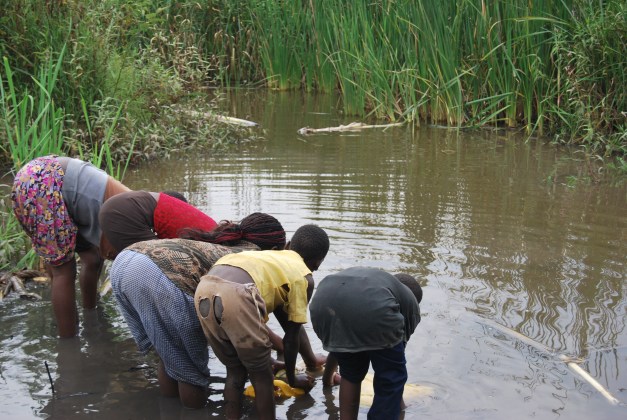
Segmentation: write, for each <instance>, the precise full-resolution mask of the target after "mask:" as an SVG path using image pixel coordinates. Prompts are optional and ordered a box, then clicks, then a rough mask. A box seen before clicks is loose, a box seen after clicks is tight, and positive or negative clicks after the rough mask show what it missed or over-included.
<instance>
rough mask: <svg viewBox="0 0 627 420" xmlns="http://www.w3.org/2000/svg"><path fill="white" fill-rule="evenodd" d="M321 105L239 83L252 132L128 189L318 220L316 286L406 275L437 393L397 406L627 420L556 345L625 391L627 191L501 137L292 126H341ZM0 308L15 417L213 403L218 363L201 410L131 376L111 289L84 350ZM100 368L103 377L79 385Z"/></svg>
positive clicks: (156, 169)
mask: <svg viewBox="0 0 627 420" xmlns="http://www.w3.org/2000/svg"><path fill="white" fill-rule="evenodd" d="M335 106H336V104H335V100H334V99H333V98H332V97H325V96H317V97H312V96H306V97H301V96H299V95H295V94H289V93H267V92H262V93H259V92H256V93H254V94H252V93H249V92H245V91H243V92H237V93H235V94H234V96H233V97H230V98H229V100H227V101H225V104H224V109H225V112H227V113H228V114H229V115H231V116H235V117H239V118H246V119H251V120H254V121H257V122H259V123H260V124H261V127H262V129H263V130H265V137H266V140H265V141H263V142H261V143H259V144H257V145H254V146H252V147H251V146H250V145H248V146H246V147H245V148H241V149H234V150H231V151H229V152H226V153H221V154H212V153H204V154H201V153H195V154H193V155H187V156H181V157H179V158H175V159H172V160H170V161H167V162H159V163H156V162H153V163H150V164H146V165H143V166H142V167H141V168H137V169H136V170H133V171H132V172H131V173H130V174H129V175H128V176H127V178H126V179H125V183H126V184H127V185H129V186H131V187H133V188H135V189H148V190H158V189H174V190H180V191H183V192H185V193H186V195H187V196H188V199H189V200H190V201H191V202H192V203H194V204H196V205H197V206H199V207H201V208H202V209H203V210H205V211H206V212H207V213H208V214H209V215H211V216H212V217H214V218H215V219H240V218H242V217H244V216H245V215H247V214H249V213H252V212H254V211H264V212H267V213H271V214H273V215H274V216H276V217H277V218H278V219H279V220H281V222H282V223H283V225H284V227H285V228H286V230H287V231H288V236H289V235H290V234H291V233H293V232H294V231H295V230H296V228H297V227H298V226H300V225H301V224H303V223H312V222H313V223H317V224H319V225H320V226H322V227H323V228H325V229H326V230H327V231H328V232H329V235H330V237H331V250H330V253H329V256H328V257H327V259H326V260H325V262H324V263H323V264H322V266H321V268H320V270H319V271H318V272H316V273H314V277H315V278H316V279H317V280H320V279H322V278H323V277H324V276H325V275H327V274H330V273H332V272H335V271H338V270H340V269H343V268H347V267H349V266H352V265H368V266H374V267H380V268H383V269H387V270H390V271H392V272H398V271H408V272H410V273H412V274H414V275H417V276H419V277H420V278H421V279H422V285H423V287H424V291H425V298H424V300H423V304H422V305H421V306H422V311H423V321H422V323H421V324H420V325H419V326H418V329H417V331H416V333H415V335H414V336H413V337H412V339H411V340H410V342H409V345H408V348H407V349H408V350H407V359H408V368H409V380H410V382H412V383H417V384H427V385H429V386H432V387H433V388H434V389H435V390H436V391H435V394H434V395H433V396H432V397H428V398H425V399H423V400H420V401H416V402H415V403H414V404H412V405H410V407H409V408H408V410H407V413H406V416H405V418H416V417H418V416H421V417H425V416H426V417H431V418H442V417H448V418H454V419H475V418H476V419H500V418H503V416H504V415H511V414H512V413H515V416H514V417H516V416H518V417H517V418H528V417H535V418H558V417H562V418H569V419H587V418H590V417H592V416H593V415H594V416H598V417H599V418H624V416H625V415H626V414H627V410H626V409H625V407H624V406H611V405H610V404H608V402H607V400H605V399H604V398H603V397H602V396H600V395H599V393H598V392H596V391H595V390H594V388H592V387H591V386H590V384H588V383H587V382H585V381H583V380H582V379H581V378H580V377H578V376H576V375H574V374H573V373H572V372H571V371H570V370H569V369H568V367H567V366H566V365H565V364H564V362H563V361H561V360H560V359H559V355H568V356H574V357H578V358H581V359H582V363H581V366H582V367H583V368H584V369H586V370H587V371H588V372H590V374H591V375H592V376H593V377H594V378H596V379H597V380H598V381H599V382H600V383H601V384H602V385H603V386H604V387H605V388H607V389H608V390H609V391H610V392H611V393H612V394H613V395H614V396H615V397H617V398H619V399H620V400H622V401H627V371H626V370H627V331H626V330H625V326H626V324H627V283H626V282H625V277H626V274H627V268H626V266H625V263H626V260H625V255H627V212H626V211H625V210H626V209H627V189H626V188H625V186H618V187H616V186H609V185H604V184H588V183H586V182H585V180H583V178H582V177H583V176H584V175H585V173H584V172H582V169H581V168H582V166H581V165H580V164H578V163H577V162H576V161H575V158H577V155H572V154H570V153H569V152H568V151H565V150H559V149H555V148H553V147H550V146H546V145H542V144H541V143H540V142H539V141H536V140H530V141H529V142H523V141H521V140H520V139H519V138H517V137H516V136H515V135H514V134H511V133H503V132H488V131H481V132H456V131H454V130H447V129H432V128H427V127H423V128H418V129H413V130H412V129H411V128H406V127H400V128H398V127H397V128H392V129H389V130H385V131H384V130H371V131H363V132H360V133H334V134H326V135H315V136H309V137H303V136H299V135H298V134H297V130H298V129H299V128H301V127H305V126H309V127H314V128H321V127H329V126H337V125H339V124H346V123H348V122H351V121H352V120H351V119H347V118H344V117H342V116H341V115H339V114H338V113H337V112H335ZM2 305H3V306H4V307H3V312H2V313H1V314H0V317H2V319H1V321H2V322H3V325H6V324H8V325H15V327H14V329H16V330H19V332H15V333H12V334H15V335H14V336H13V338H12V339H9V338H7V336H5V335H4V334H8V333H5V332H2V333H1V334H3V336H2V354H1V356H0V363H1V364H2V365H1V366H2V369H3V378H4V382H5V383H7V384H8V385H10V388H11V390H12V391H11V392H12V394H14V395H17V396H16V397H13V399H14V400H15V401H16V408H15V411H6V410H7V408H6V407H4V408H0V415H2V414H3V413H20V414H22V413H25V412H27V413H29V414H30V415H31V416H41V417H45V416H51V417H54V418H62V416H61V415H63V416H64V415H67V414H68V413H73V415H75V416H77V417H80V415H84V414H86V413H88V412H90V410H94V411H96V412H97V413H101V414H102V415H103V416H104V415H106V414H109V415H110V414H111V413H118V412H124V413H128V414H127V415H128V416H131V415H133V414H135V415H137V416H138V417H148V416H150V417H151V418H173V417H180V416H183V415H184V416H210V415H220V414H221V413H222V411H221V410H222V408H221V403H222V400H221V391H222V388H223V378H224V375H225V371H224V369H223V367H222V366H220V364H219V363H218V362H217V360H215V359H213V360H212V361H211V363H210V367H211V371H212V376H215V378H216V384H215V386H212V395H211V397H210V408H209V409H208V410H204V411H203V412H202V413H198V412H196V413H195V414H190V412H189V411H180V412H179V411H177V410H180V407H179V406H178V405H177V404H178V403H177V402H173V401H171V400H165V399H161V398H160V397H159V396H158V389H157V388H156V385H155V375H154V372H152V371H151V370H143V371H134V372H132V373H129V372H128V369H129V368H130V367H132V366H137V365H139V364H141V363H143V361H144V360H143V358H141V357H139V356H138V355H137V354H136V352H135V350H134V345H133V343H132V341H131V340H130V338H129V336H128V334H127V333H125V332H124V331H125V330H124V325H123V323H122V322H121V319H120V317H119V315H117V313H116V311H115V307H114V305H113V303H112V301H111V300H105V302H104V304H103V306H104V308H105V310H106V313H107V314H109V316H108V318H107V319H108V322H109V323H110V325H109V327H107V328H105V329H104V330H102V329H100V330H99V331H105V330H106V331H107V333H106V334H105V333H103V334H102V336H101V337H100V338H99V339H98V340H97V343H98V344H97V347H98V348H96V347H95V345H92V344H88V342H89V340H90V339H89V337H88V336H84V337H82V338H81V340H82V341H81V343H83V342H86V343H84V344H81V347H80V349H72V348H70V349H69V350H68V351H65V350H61V349H60V348H56V346H57V342H56V340H54V339H52V338H50V337H51V335H52V334H54V326H52V325H51V320H50V316H51V313H50V312H49V308H45V310H46V311H48V312H44V311H43V309H42V310H41V311H39V314H33V311H32V310H30V309H27V308H26V306H28V305H30V304H28V303H21V302H9V303H2ZM6 308H13V309H10V310H7V311H5V310H4V309H6ZM16 308H17V309H16ZM15 311H19V313H20V315H19V317H16V315H15V314H14V313H15ZM41 314H46V317H43V316H42V315H41ZM18 318H19V319H18ZM272 322H275V321H274V320H273V321H272ZM496 325H502V326H504V327H506V328H508V329H510V330H511V331H514V332H515V333H519V334H523V335H524V336H525V337H527V338H528V339H529V340H531V341H528V340H526V339H521V338H520V337H517V336H516V335H515V334H508V333H505V332H503V331H507V330H499V329H498V328H495V326H496ZM86 330H87V328H86V329H85V331H86ZM307 330H308V331H309V334H310V337H311V339H312V344H313V345H314V347H315V349H316V350H317V351H320V350H321V346H320V343H319V341H318V340H317V338H316V337H315V335H314V334H313V332H312V330H311V328H310V326H307ZM125 334H126V335H125ZM42 337H44V338H42ZM530 343H531V344H530ZM533 343H538V344H539V346H537V345H534V344H533ZM68 346H69V345H68ZM69 347H71V346H69ZM16 348H19V351H17V353H16V354H15V355H14V357H13V358H11V357H9V356H8V354H9V352H11V351H14V350H15V349H16ZM36 353H40V354H39V355H38V356H37V355H35V354H36ZM41 353H43V355H44V356H45V357H48V358H49V360H53V359H54V358H55V357H57V355H58V357H59V358H62V355H63V354H66V355H69V356H70V359H76V360H77V362H76V366H82V367H84V368H81V370H82V371H84V372H85V373H84V378H83V379H81V378H79V375H78V372H79V370H76V371H75V372H74V373H72V371H71V370H70V371H69V372H70V373H68V374H66V375H67V376H66V377H67V378H70V380H69V382H67V383H65V384H64V385H63V386H66V387H69V388H67V391H63V392H75V391H74V390H76V389H85V390H92V389H93V390H94V391H81V392H94V393H95V394H90V395H86V396H81V397H77V398H65V399H59V398H57V399H55V400H52V399H51V397H50V393H49V385H46V381H45V380H44V379H46V378H45V372H42V370H41V368H42V366H40V363H39V361H38V362H37V363H35V362H34V361H33V358H35V359H37V358H39V359H41V357H42V354H41ZM148 362H150V360H149V361H148ZM57 363H58V364H59V369H61V368H60V366H61V362H57ZM112 363H117V364H118V365H117V367H115V366H112V365H111V364H112ZM100 365H103V366H104V367H102V370H103V371H104V372H107V374H106V375H105V374H104V373H102V374H101V377H100V380H99V381H90V380H89V379H85V378H88V377H89V375H90V374H92V373H93V371H94V370H98V367H99V366H100ZM76 366H71V368H72V369H75V368H76V369H78V368H77V367H76ZM125 369H126V370H125ZM42 373H43V375H42ZM63 376H64V375H61V377H63ZM59 380H60V379H59ZM72 386H75V388H72ZM59 388H62V383H60V384H59ZM7 394H8V391H7ZM0 396H2V397H7V395H6V394H5V391H0ZM5 399H6V398H5ZM337 404H338V403H337V390H334V391H332V392H331V391H329V390H324V389H322V386H321V384H320V383H318V384H317V385H316V387H315V388H314V390H313V391H312V393H311V395H310V396H308V397H306V398H302V399H297V400H294V399H290V400H285V401H282V402H280V403H279V404H278V406H277V414H278V415H279V416H280V417H281V418H304V417H307V418H337V416H338V412H337ZM122 407H123V408H124V411H121V410H122ZM3 410H5V411H4V412H3ZM118 410H120V411H118ZM366 411H367V410H366V409H363V410H362V414H364V415H365V413H366ZM246 412H247V413H248V415H251V413H252V405H251V404H248V405H247V410H246ZM181 413H183V414H181Z"/></svg>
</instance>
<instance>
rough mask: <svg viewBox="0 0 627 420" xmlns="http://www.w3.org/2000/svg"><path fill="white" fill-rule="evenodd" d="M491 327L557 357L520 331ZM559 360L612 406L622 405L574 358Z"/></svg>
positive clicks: (553, 352) (496, 324) (567, 357)
mask: <svg viewBox="0 0 627 420" xmlns="http://www.w3.org/2000/svg"><path fill="white" fill-rule="evenodd" d="M490 325H491V326H494V327H495V328H496V329H498V330H499V331H501V332H503V333H505V334H507V335H509V336H510V337H513V338H515V339H517V340H520V341H522V342H523V343H525V344H528V345H530V346H532V347H535V348H536V349H538V350H541V351H544V352H546V353H549V354H551V355H555V354H556V352H555V351H554V350H552V349H550V348H548V347H546V346H545V345H543V344H541V343H538V342H537V341H535V340H533V339H532V338H529V337H527V336H526V335H524V334H521V333H519V332H518V331H514V330H512V329H511V328H508V327H506V326H504V325H501V324H499V323H497V322H490ZM559 360H560V361H562V362H564V363H566V365H567V366H568V367H569V368H570V370H572V371H573V372H574V373H576V374H577V375H579V376H580V377H581V378H582V379H584V380H585V381H586V382H588V383H589V384H590V385H592V387H593V388H594V389H596V390H597V391H598V392H599V393H600V394H601V395H603V397H605V399H607V400H608V401H609V402H610V404H612V405H617V404H620V401H619V400H618V399H617V398H616V397H614V396H613V395H612V394H611V393H610V391H608V390H607V389H605V388H604V387H603V385H601V384H600V383H599V381H597V380H596V379H594V378H593V377H592V375H590V374H589V373H588V372H586V371H585V370H584V369H583V368H582V367H581V366H579V365H578V364H577V363H575V362H574V361H573V358H572V357H569V356H567V355H565V354H560V355H559Z"/></svg>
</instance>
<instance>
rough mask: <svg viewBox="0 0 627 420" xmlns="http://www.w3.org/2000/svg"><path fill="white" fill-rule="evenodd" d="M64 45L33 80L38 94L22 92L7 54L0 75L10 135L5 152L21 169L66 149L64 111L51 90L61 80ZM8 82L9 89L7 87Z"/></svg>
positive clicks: (6, 122) (0, 96)
mask: <svg viewBox="0 0 627 420" xmlns="http://www.w3.org/2000/svg"><path fill="white" fill-rule="evenodd" d="M64 53H65V48H63V49H62V50H61V52H60V53H59V54H58V57H57V58H56V60H55V59H52V58H50V59H49V60H48V62H47V63H46V64H45V65H44V66H42V67H41V68H40V70H39V72H38V76H37V78H34V79H33V81H34V83H35V85H36V86H37V88H38V91H37V93H36V94H35V95H31V94H30V93H29V92H28V91H26V92H24V93H22V94H20V93H19V92H18V90H17V89H16V86H15V83H14V80H13V71H12V69H11V66H10V65H9V61H8V59H7V58H6V57H4V59H3V69H4V72H3V74H2V77H1V78H0V99H1V100H2V120H3V122H4V125H5V135H6V137H7V143H6V147H5V148H4V152H5V153H7V154H8V155H9V156H10V158H11V161H12V162H13V165H14V169H19V168H20V167H22V165H24V164H25V163H26V162H28V161H30V160H31V159H33V158H34V157H37V156H42V155H48V154H61V153H62V152H63V122H64V112H63V109H62V108H59V107H57V106H56V104H55V102H54V99H53V98H52V93H53V92H54V89H55V85H56V82H57V79H58V75H59V70H60V66H61V63H62V61H63V55H64ZM5 84H6V88H5Z"/></svg>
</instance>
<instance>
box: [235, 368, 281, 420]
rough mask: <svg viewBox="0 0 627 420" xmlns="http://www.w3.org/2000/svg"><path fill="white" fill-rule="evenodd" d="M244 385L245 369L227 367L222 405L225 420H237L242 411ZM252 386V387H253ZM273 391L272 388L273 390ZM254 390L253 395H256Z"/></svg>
mask: <svg viewBox="0 0 627 420" xmlns="http://www.w3.org/2000/svg"><path fill="white" fill-rule="evenodd" d="M245 383H246V368H245V367H244V366H241V365H240V366H237V367H227V368H226V383H225V384H224V403H225V409H224V411H225V414H226V418H227V419H229V420H231V419H233V420H234V419H239V418H240V413H241V411H242V394H243V392H244V384H245ZM253 386H254V385H253ZM273 390H274V388H273ZM257 392H258V390H257V388H255V395H257Z"/></svg>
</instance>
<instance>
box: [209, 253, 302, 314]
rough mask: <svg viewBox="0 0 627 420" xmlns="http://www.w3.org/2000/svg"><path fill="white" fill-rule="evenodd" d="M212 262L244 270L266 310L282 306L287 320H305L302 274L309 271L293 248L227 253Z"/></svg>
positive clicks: (271, 310)
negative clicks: (291, 249)
mask: <svg viewBox="0 0 627 420" xmlns="http://www.w3.org/2000/svg"><path fill="white" fill-rule="evenodd" d="M216 265H230V266H233V267H238V268H241V269H242V270H244V271H246V272H247V273H248V274H249V275H250V277H252V279H253V280H254V282H255V285H256V286H257V288H258V289H259V293H261V296H262V297H263V300H264V302H265V303H266V311H267V312H268V313H270V312H274V310H275V309H276V308H277V307H278V306H281V305H282V306H283V310H284V311H285V313H286V314H287V317H288V320H289V321H292V322H296V323H299V324H305V323H306V322H307V279H306V278H305V277H306V276H308V275H310V274H311V270H309V268H307V266H306V265H305V263H304V261H303V258H302V257H301V256H300V255H298V253H296V252H295V251H290V250H284V251H262V252H255V253H249V252H242V253H239V254H231V255H227V256H225V257H224V258H221V259H220V260H219V261H218V262H216ZM266 321H267V319H266Z"/></svg>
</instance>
